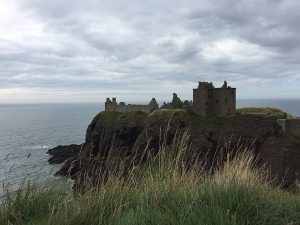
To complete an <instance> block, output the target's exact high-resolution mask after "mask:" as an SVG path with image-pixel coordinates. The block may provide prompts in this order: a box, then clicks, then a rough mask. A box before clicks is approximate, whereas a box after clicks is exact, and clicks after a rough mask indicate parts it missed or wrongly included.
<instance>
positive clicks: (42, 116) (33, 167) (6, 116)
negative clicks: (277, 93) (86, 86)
mask: <svg viewBox="0 0 300 225" xmlns="http://www.w3.org/2000/svg"><path fill="white" fill-rule="evenodd" d="M248 106H257V107H258V106H264V107H276V108H281V109H283V110H285V111H287V112H288V113H290V114H292V115H296V116H300V100H238V102H237V107H248ZM103 108H104V105H103V103H102V104H101V103H99V104H40V105H0V183H1V185H2V183H3V182H9V183H10V184H12V186H13V187H17V186H18V185H19V184H20V183H21V182H22V181H23V179H25V178H29V179H32V178H37V179H38V180H40V181H45V180H47V179H49V178H52V175H53V174H54V173H55V172H56V171H57V169H58V168H59V166H60V165H49V164H48V163H47V160H48V158H49V156H48V155H47V154H46V152H47V151H48V149H49V148H52V147H55V146H57V145H68V144H73V143H74V144H80V143H82V142H84V138H85V132H86V128H87V126H88V124H89V123H90V122H91V120H92V118H93V117H94V116H95V115H96V114H97V113H98V112H100V111H102V110H103ZM0 195H1V190H0Z"/></svg>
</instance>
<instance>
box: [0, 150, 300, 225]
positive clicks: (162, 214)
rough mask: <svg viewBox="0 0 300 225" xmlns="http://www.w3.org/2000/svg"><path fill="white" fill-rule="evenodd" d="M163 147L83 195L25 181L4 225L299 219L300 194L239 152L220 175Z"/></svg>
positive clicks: (234, 224)
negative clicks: (268, 177) (278, 184)
mask: <svg viewBox="0 0 300 225" xmlns="http://www.w3.org/2000/svg"><path fill="white" fill-rule="evenodd" d="M181 155H182V152H179V153H178V154H177V156H176V157H175V158H173V157H169V156H168V154H167V153H166V152H164V151H162V153H161V155H159V156H157V158H156V159H154V160H153V162H149V163H148V164H147V165H143V166H140V167H138V168H137V169H136V170H134V171H132V173H131V176H129V177H127V178H126V179H125V178H124V177H112V176H111V177H110V179H109V181H108V183H107V184H105V185H103V186H101V187H99V189H97V190H94V191H92V192H90V193H87V194H84V195H81V196H71V195H67V194H66V193H65V192H64V191H63V190H61V189H59V190H57V189H54V188H51V187H49V188H48V189H46V190H45V189H43V190H42V189H37V188H36V187H34V186H30V185H29V186H26V187H23V188H22V189H20V190H19V191H18V192H17V194H15V195H13V194H9V193H8V196H7V197H6V198H5V199H4V200H3V202H2V205H1V207H0V213H1V217H0V224H16V225H18V224H28V225H29V224H30V225H41V224H42V225H44V224H45V225H47V224H53V225H54V224H55V225H56V224H60V225H64V224H66V225H67V224H70V225H71V224H72V225H88V224H95V225H96V224H125V225H126V224H128V225H134V224H136V225H142V224H155V225H156V224H182V225H187V224H203V225H213V224H215V225H222V224H223V225H225V224H226V225H241V224H253V225H254V224H255V225H257V224H270V225H276V224H282V225H283V224H300V222H299V221H300V193H299V192H295V193H290V192H284V191H281V190H279V189H277V188H274V187H271V186H270V185H269V184H268V183H267V182H266V181H265V179H264V176H265V173H264V172H263V171H261V170H256V169H254V168H253V167H252V160H253V159H252V157H251V156H250V155H247V154H241V155H240V156H238V157H237V158H235V160H233V161H228V162H227V163H226V164H225V165H224V166H223V167H222V168H220V170H219V171H218V172H216V173H215V174H214V175H207V174H206V175H205V174H203V173H202V172H201V170H200V171H199V170H197V172H196V170H185V169H184V168H182V166H181V165H180V163H179V162H180V157H181Z"/></svg>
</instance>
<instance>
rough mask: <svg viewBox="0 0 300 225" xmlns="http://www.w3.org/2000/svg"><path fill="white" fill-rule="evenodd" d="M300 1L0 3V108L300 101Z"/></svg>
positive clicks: (26, 0)
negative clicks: (206, 86) (202, 95)
mask: <svg viewBox="0 0 300 225" xmlns="http://www.w3.org/2000/svg"><path fill="white" fill-rule="evenodd" d="M299 12H300V1H299V0H244V1H236V0H207V1H204V0H182V1H181V0H170V1H169V0H165V1H163V0H151V1H148V0H139V1H138V0H132V1H129V0H84V1H83V0H51V1H50V0H49V1H46V0H0V103H10V102H13V103H25V102H96V101H98V102H101V101H104V99H105V98H106V97H107V96H108V97H113V96H115V97H117V98H118V99H119V100H123V101H127V102H129V101H144V100H150V98H151V97H157V99H158V100H159V101H164V100H166V101H167V100H170V99H171V97H172V93H173V92H177V93H178V95H179V97H181V98H183V99H192V88H195V87H197V83H198V81H213V82H214V84H215V86H220V85H222V83H223V80H227V82H228V84H229V85H230V86H234V87H236V88H237V97H238V98H239V99H245V98H265V99H268V98H300V13H299Z"/></svg>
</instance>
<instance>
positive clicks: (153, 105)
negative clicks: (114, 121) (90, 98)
mask: <svg viewBox="0 0 300 225" xmlns="http://www.w3.org/2000/svg"><path fill="white" fill-rule="evenodd" d="M155 109H158V104H157V101H156V99H155V98H152V99H151V101H150V102H149V104H148V105H133V104H128V105H126V104H125V102H120V103H119V104H118V103H117V99H116V98H112V100H110V98H107V99H106V102H105V111H117V112H136V111H141V112H144V113H151V112H152V111H153V110H155Z"/></svg>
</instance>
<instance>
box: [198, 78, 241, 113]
mask: <svg viewBox="0 0 300 225" xmlns="http://www.w3.org/2000/svg"><path fill="white" fill-rule="evenodd" d="M193 104H194V110H195V112H196V113H197V114H199V115H201V116H227V115H232V114H234V113H235V110H236V89H235V88H231V87H229V86H227V82H226V81H224V84H223V86H222V87H221V88H215V87H214V86H213V84H212V83H208V82H199V85H198V88H196V89H193Z"/></svg>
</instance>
